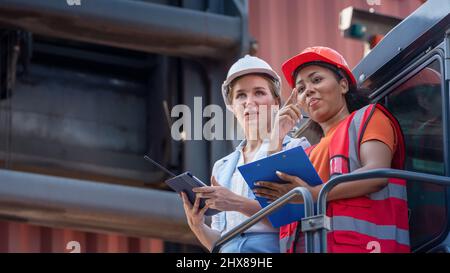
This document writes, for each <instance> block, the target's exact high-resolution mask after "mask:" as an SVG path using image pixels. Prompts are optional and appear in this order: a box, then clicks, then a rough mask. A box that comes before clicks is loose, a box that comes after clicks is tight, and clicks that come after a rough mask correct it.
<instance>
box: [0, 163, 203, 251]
mask: <svg viewBox="0 0 450 273" xmlns="http://www.w3.org/2000/svg"><path fill="white" fill-rule="evenodd" d="M1 218H3V219H8V220H16V221H22V222H28V223H31V224H37V225H44V226H49V227H64V228H73V229H79V230H84V231H92V232H116V233H120V234H125V235H130V236H140V237H141V236H143V237H152V238H161V239H164V240H167V241H174V242H183V243H192V244H195V243H196V242H197V241H196V239H195V237H194V235H193V234H192V232H191V231H190V229H189V227H188V225H187V223H186V217H185V215H184V211H183V207H182V203H181V201H180V199H179V198H178V196H177V195H176V194H175V193H171V192H166V191H157V190H149V189H144V188H135V187H128V186H119V185H110V184H104V183H96V182H91V181H85V180H76V179H68V178H61V177H55V176H47V175H38V174H31V173H23V172H16V171H8V170H0V219H1Z"/></svg>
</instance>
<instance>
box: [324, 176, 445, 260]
mask: <svg viewBox="0 0 450 273" xmlns="http://www.w3.org/2000/svg"><path fill="white" fill-rule="evenodd" d="M373 178H399V179H405V180H419V181H417V182H428V183H433V184H438V185H443V186H450V177H447V176H439V175H433V174H424V173H417V172H411V171H404V170H395V169H375V170H370V171H364V172H358V173H349V174H344V175H339V176H335V177H333V178H332V179H330V180H329V181H328V182H327V183H326V184H325V185H324V186H323V187H322V189H321V190H320V192H319V196H318V198H317V214H318V215H326V209H327V197H328V193H329V192H330V190H331V189H333V188H334V187H335V186H337V185H339V184H341V183H346V182H352V181H355V180H365V179H373ZM317 232H319V233H320V236H319V237H318V238H319V242H320V244H319V251H320V252H321V253H326V252H327V230H326V229H325V228H320V229H319V230H318V231H317Z"/></svg>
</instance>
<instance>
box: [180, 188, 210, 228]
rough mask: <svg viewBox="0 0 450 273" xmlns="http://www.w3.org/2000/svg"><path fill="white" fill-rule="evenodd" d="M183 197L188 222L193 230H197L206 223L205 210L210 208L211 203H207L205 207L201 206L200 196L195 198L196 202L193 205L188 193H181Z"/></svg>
mask: <svg viewBox="0 0 450 273" xmlns="http://www.w3.org/2000/svg"><path fill="white" fill-rule="evenodd" d="M181 198H182V199H183V207H184V212H185V213H186V218H187V222H188V224H189V227H190V228H191V229H192V231H197V230H198V229H199V228H202V227H203V225H204V224H205V212H206V210H208V208H209V205H207V204H205V206H204V207H203V208H201V209H200V208H199V207H200V199H201V198H199V197H198V196H196V198H195V202H194V204H193V205H192V204H191V202H190V201H189V199H188V197H187V195H186V193H184V192H182V193H181Z"/></svg>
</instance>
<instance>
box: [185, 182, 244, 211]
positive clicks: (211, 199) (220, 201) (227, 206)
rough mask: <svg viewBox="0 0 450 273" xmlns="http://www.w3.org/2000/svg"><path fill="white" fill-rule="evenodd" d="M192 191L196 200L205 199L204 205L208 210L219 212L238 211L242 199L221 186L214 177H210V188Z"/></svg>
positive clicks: (199, 188)
mask: <svg viewBox="0 0 450 273" xmlns="http://www.w3.org/2000/svg"><path fill="white" fill-rule="evenodd" d="M192 191H193V192H195V193H196V196H197V197H198V198H204V199H206V201H205V204H207V205H208V206H209V208H211V209H216V210H220V211H238V210H239V205H240V204H241V203H242V198H243V197H242V196H240V195H237V194H235V193H234V192H232V191H230V190H229V189H227V188H225V187H223V186H221V185H220V184H219V182H217V180H216V178H215V177H214V176H212V177H211V186H206V187H197V188H193V189H192Z"/></svg>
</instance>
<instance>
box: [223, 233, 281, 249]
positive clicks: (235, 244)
mask: <svg viewBox="0 0 450 273" xmlns="http://www.w3.org/2000/svg"><path fill="white" fill-rule="evenodd" d="M279 238H280V236H279V233H278V232H249V233H243V234H240V235H238V236H236V237H235V238H234V239H233V240H231V241H229V242H228V243H226V244H225V245H224V246H222V248H221V249H220V252H221V253H279V252H280V243H279V240H280V239H279Z"/></svg>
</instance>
